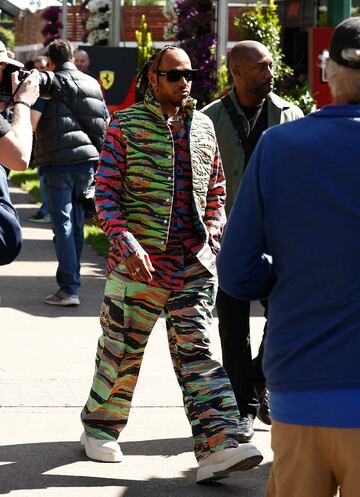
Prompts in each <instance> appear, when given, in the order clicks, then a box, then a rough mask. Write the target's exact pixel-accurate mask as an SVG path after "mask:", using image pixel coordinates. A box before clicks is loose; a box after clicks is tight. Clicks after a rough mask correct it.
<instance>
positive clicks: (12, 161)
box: [0, 42, 39, 265]
mask: <svg viewBox="0 0 360 497" xmlns="http://www.w3.org/2000/svg"><path fill="white" fill-rule="evenodd" d="M8 66H13V67H15V68H20V67H22V64H21V62H18V61H16V60H14V59H9V58H8V55H7V51H6V47H5V45H4V44H3V43H2V42H0V110H1V111H3V110H5V108H7V107H9V105H10V103H9V102H8V99H7V100H6V102H4V99H5V97H4V95H3V94H2V93H1V89H2V88H3V82H4V80H5V79H6V77H7V76H6V75H5V74H4V72H5V71H6V69H7V67H8ZM11 87H12V94H13V96H14V102H13V103H11V105H14V117H13V124H12V125H10V124H9V123H8V122H7V121H6V119H5V118H4V117H3V116H2V115H0V164H3V165H4V166H6V167H7V168H8V169H13V170H18V171H22V170H25V169H26V168H27V166H28V164H29V160H30V155H31V147H32V130H31V122H30V107H31V105H32V104H33V103H34V102H35V101H36V99H37V97H38V95H39V82H38V72H37V71H34V72H32V73H31V74H30V75H29V77H28V78H27V79H26V80H25V81H23V82H21V83H20V82H19V79H18V74H17V72H16V71H15V72H13V73H12V74H11ZM2 97H4V98H2ZM21 242H22V238H21V228H20V224H19V219H18V216H17V213H16V210H15V209H14V207H13V206H12V204H11V201H10V196H9V192H8V186H7V179H6V173H5V170H4V168H3V167H2V166H0V265H4V264H9V263H10V262H12V261H13V260H14V259H15V258H16V256H17V255H18V253H19V252H20V249H21Z"/></svg>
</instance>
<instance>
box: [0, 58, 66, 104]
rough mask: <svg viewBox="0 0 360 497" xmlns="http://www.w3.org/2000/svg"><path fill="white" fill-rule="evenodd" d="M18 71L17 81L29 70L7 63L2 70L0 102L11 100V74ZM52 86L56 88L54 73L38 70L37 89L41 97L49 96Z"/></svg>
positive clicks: (22, 78)
mask: <svg viewBox="0 0 360 497" xmlns="http://www.w3.org/2000/svg"><path fill="white" fill-rule="evenodd" d="M13 72H18V73H19V74H18V78H19V81H20V82H21V81H24V80H25V79H26V78H27V77H28V76H29V74H30V72H29V71H25V70H24V69H19V68H18V67H16V66H12V65H10V64H8V65H7V66H6V67H5V69H3V71H2V81H1V82H0V102H5V103H11V102H12V84H11V74H12V73H13ZM54 88H58V83H57V80H56V78H55V74H54V73H53V72H51V71H43V72H39V90H40V96H41V97H51V94H52V91H53V89H54Z"/></svg>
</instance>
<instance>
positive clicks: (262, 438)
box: [0, 185, 272, 497]
mask: <svg viewBox="0 0 360 497" xmlns="http://www.w3.org/2000/svg"><path fill="white" fill-rule="evenodd" d="M10 192H11V196H12V200H13V202H14V204H15V206H16V207H17V209H18V212H19V215H20V219H21V223H22V227H23V235H24V246H23V250H22V252H21V254H20V256H19V257H18V259H17V260H16V261H15V262H14V263H12V264H10V265H9V266H2V267H0V296H1V304H0V315H1V322H2V326H1V342H2V345H1V349H0V368H1V369H0V495H11V496H13V497H82V496H86V497H163V496H166V497H168V496H171V497H173V496H174V497H177V496H181V497H183V496H184V495H186V496H189V497H205V496H206V497H215V496H216V497H227V496H235V495H236V496H237V497H262V496H263V495H264V490H265V485H266V479H267V476H268V472H269V468H270V465H271V460H272V452H271V449H270V431H269V427H268V426H266V425H264V424H262V423H261V422H260V421H258V420H256V421H255V436H254V439H253V441H254V443H255V444H256V445H257V446H258V448H259V449H260V450H261V451H262V453H263V455H264V460H263V462H262V464H261V465H260V466H258V467H257V468H255V469H253V470H250V471H245V472H237V473H233V474H232V476H231V477H230V478H228V479H226V480H221V482H218V483H216V484H213V485H206V486H205V485H196V483H195V480H196V460H195V457H194V455H193V452H192V438H191V432H190V428H189V425H188V422H187V419H186V417H185V414H184V410H183V407H182V399H181V395H180V390H179V387H178V384H177V382H176V379H175V375H174V372H173V370H172V367H171V363H170V356H169V352H168V349H167V343H166V332H165V323H164V319H163V318H160V319H159V321H158V323H157V325H156V327H155V329H154V330H153V333H152V335H151V337H150V340H149V343H148V346H147V349H146V352H145V357H144V361H143V365H142V369H141V373H140V377H139V381H138V385H137V388H136V391H135V395H134V399H133V404H132V409H131V413H130V418H129V422H128V425H127V427H126V428H125V429H124V431H123V433H122V434H121V437H120V439H119V442H120V444H121V448H122V451H123V452H124V454H125V459H124V461H123V462H122V463H120V464H111V463H110V464H109V463H96V462H93V461H89V460H88V459H87V458H86V456H85V455H84V453H83V452H82V450H81V447H80V444H79V437H80V435H81V432H82V428H81V423H80V418H79V416H80V411H81V408H82V406H83V404H84V403H85V401H86V399H87V395H88V392H89V389H90V385H91V380H92V375H93V371H94V358H95V351H96V345H97V340H98V337H99V335H100V333H101V330H100V325H99V319H98V316H99V309H100V304H101V301H102V295H103V289H104V283H105V280H104V271H105V260H104V259H103V258H102V257H100V256H97V255H96V254H95V253H94V251H93V250H92V249H91V247H88V246H86V247H85V249H84V253H83V258H82V260H83V263H82V286H81V292H80V299H81V305H80V306H79V307H75V308H57V307H55V306H49V305H46V304H44V303H43V299H44V298H45V297H46V296H47V295H48V294H50V293H53V292H54V291H55V290H56V281H55V277H54V275H55V271H56V265H57V264H56V259H55V252H54V247H53V242H52V231H51V229H50V226H49V225H42V224H38V225H37V224H32V223H29V222H28V221H26V218H27V217H29V216H30V215H32V214H34V213H35V212H36V210H37V206H36V205H35V203H34V201H33V199H32V197H31V196H30V195H29V194H27V193H25V192H22V191H21V190H19V189H18V188H16V187H13V186H12V185H10ZM263 325H264V318H263V317H262V313H261V308H260V306H259V304H257V303H255V304H254V305H252V317H251V327H252V347H253V349H254V352H255V351H256V348H257V347H258V344H259V342H260V339H261V334H262V328H263ZM210 339H211V342H212V351H213V354H214V356H215V357H216V358H217V359H219V360H220V357H221V353H220V342H219V336H218V332H217V319H216V317H215V319H214V325H213V328H212V330H211V336H210Z"/></svg>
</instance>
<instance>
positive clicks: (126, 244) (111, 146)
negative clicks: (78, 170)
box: [95, 118, 141, 259]
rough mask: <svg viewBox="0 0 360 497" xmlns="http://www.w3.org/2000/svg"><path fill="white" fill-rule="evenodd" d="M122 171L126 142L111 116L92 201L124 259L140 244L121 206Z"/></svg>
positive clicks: (139, 247) (117, 122) (112, 241)
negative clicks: (130, 229) (132, 232)
mask: <svg viewBox="0 0 360 497" xmlns="http://www.w3.org/2000/svg"><path fill="white" fill-rule="evenodd" d="M125 175H126V146H125V139H124V137H123V134H122V132H121V129H120V123H119V119H118V118H113V119H112V121H111V123H110V125H109V128H108V131H107V135H106V137H105V140H104V143H103V146H102V150H101V154H100V160H99V167H98V170H97V173H96V189H95V202H96V211H97V214H98V217H99V220H100V223H101V226H102V228H103V230H104V232H105V234H106V236H107V237H108V239H109V240H110V242H111V243H112V244H114V245H116V247H117V249H118V252H119V253H120V256H121V257H122V258H123V259H126V258H127V257H128V256H129V255H130V254H132V253H134V252H136V251H138V250H141V245H140V244H139V242H138V241H137V240H136V239H135V237H134V236H133V235H132V234H131V233H130V231H128V226H127V220H126V217H125V215H124V212H123V210H122V207H121V196H122V191H123V184H124V179H125Z"/></svg>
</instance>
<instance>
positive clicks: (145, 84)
mask: <svg viewBox="0 0 360 497" xmlns="http://www.w3.org/2000/svg"><path fill="white" fill-rule="evenodd" d="M175 49H179V47H178V46H177V45H164V46H163V47H162V48H159V49H158V50H156V52H154V53H153V54H152V56H151V57H149V58H148V60H147V61H146V62H145V64H144V65H143V66H142V68H141V70H140V72H139V74H138V75H137V77H136V84H137V87H138V91H139V96H140V97H141V98H143V97H144V95H145V93H146V91H147V89H148V88H149V71H151V72H152V71H153V72H156V71H158V69H159V67H160V64H161V61H162V58H163V57H164V55H165V53H166V52H168V51H169V50H175Z"/></svg>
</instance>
